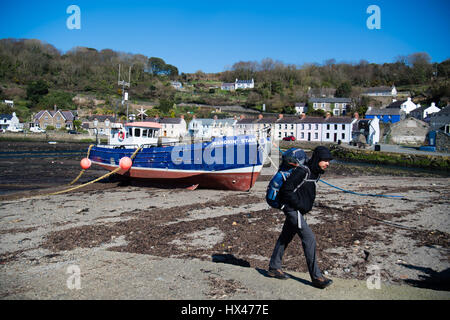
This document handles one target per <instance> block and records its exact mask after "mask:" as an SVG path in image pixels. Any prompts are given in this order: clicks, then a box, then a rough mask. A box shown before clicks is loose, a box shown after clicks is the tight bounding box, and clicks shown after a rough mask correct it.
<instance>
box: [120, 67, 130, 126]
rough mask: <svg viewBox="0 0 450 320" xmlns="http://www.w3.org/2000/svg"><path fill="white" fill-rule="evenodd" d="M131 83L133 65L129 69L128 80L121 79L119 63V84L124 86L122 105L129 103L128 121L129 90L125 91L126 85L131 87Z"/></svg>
mask: <svg viewBox="0 0 450 320" xmlns="http://www.w3.org/2000/svg"><path fill="white" fill-rule="evenodd" d="M130 83H131V66H130V69H129V71H128V82H126V81H125V80H121V79H120V64H119V77H118V79H117V84H118V85H119V86H122V106H123V105H124V103H126V104H127V121H128V105H129V104H128V92H126V91H125V87H127V88H130Z"/></svg>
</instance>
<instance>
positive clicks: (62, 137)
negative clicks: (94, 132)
mask: <svg viewBox="0 0 450 320" xmlns="http://www.w3.org/2000/svg"><path fill="white" fill-rule="evenodd" d="M99 138H100V136H99ZM101 138H103V136H101ZM0 139H12V140H22V139H23V140H36V141H83V140H85V141H87V140H92V141H95V136H90V135H88V134H69V133H66V132H58V131H47V132H45V133H35V132H3V133H0Z"/></svg>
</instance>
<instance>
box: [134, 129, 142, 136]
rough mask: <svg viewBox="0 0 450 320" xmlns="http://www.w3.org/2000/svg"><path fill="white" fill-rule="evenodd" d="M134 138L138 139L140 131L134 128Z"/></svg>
mask: <svg viewBox="0 0 450 320" xmlns="http://www.w3.org/2000/svg"><path fill="white" fill-rule="evenodd" d="M134 136H135V137H140V136H141V129H139V128H135V129H134Z"/></svg>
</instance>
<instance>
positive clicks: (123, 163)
mask: <svg viewBox="0 0 450 320" xmlns="http://www.w3.org/2000/svg"><path fill="white" fill-rule="evenodd" d="M132 164H133V162H132V161H131V159H130V158H128V157H123V158H122V159H120V161H119V166H120V168H121V169H122V170H128V169H130V168H131V165H132Z"/></svg>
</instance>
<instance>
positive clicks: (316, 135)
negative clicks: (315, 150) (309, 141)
mask: <svg viewBox="0 0 450 320" xmlns="http://www.w3.org/2000/svg"><path fill="white" fill-rule="evenodd" d="M314 139H316V140H317V139H319V134H318V133H317V132H316V133H314Z"/></svg>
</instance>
